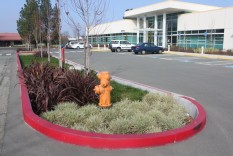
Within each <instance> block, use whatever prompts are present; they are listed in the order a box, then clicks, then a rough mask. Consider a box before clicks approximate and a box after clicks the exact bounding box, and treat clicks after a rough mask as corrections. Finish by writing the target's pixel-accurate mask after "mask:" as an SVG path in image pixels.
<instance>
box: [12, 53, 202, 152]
mask: <svg viewBox="0 0 233 156" xmlns="http://www.w3.org/2000/svg"><path fill="white" fill-rule="evenodd" d="M16 57H17V64H18V72H19V73H18V74H19V75H20V77H21V78H20V79H19V83H20V90H21V100H22V111H23V117H24V120H25V122H26V123H27V124H28V125H30V126H31V127H32V128H34V129H35V130H37V131H39V132H40V133H42V134H44V135H46V136H49V137H51V138H53V139H56V140H59V141H63V142H66V143H70V144H75V145H80V146H90V147H93V148H110V149H120V148H138V147H150V146H158V145H165V144H168V143H174V142H179V141H182V140H185V139H187V138H189V137H191V136H193V135H195V134H196V133H198V132H200V131H201V130H202V129H203V128H204V126H205V123H206V114H205V111H204V109H203V107H202V106H201V105H200V104H199V103H198V102H197V101H196V100H194V99H192V98H189V97H185V96H180V98H182V99H183V100H187V101H189V102H190V103H192V104H193V105H194V106H195V107H196V109H197V116H196V118H195V119H194V121H193V122H192V123H190V124H188V125H186V126H184V127H182V128H178V129H174V130H169V131H165V132H160V133H150V134H130V135H119V134H118V135H114V134H99V133H91V132H83V131H77V130H72V129H68V128H64V127H61V126H58V125H54V124H52V123H50V122H48V121H46V120H44V119H42V118H40V117H39V116H37V115H36V114H34V112H33V111H32V108H31V104H30V100H29V96H28V93H27V88H26V86H25V85H24V83H23V77H22V73H21V72H20V71H22V67H21V64H20V60H19V55H18V53H17V55H16Z"/></svg>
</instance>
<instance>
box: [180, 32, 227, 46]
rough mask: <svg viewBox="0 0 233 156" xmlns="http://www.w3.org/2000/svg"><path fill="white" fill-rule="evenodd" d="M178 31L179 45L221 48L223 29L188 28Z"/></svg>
mask: <svg viewBox="0 0 233 156" xmlns="http://www.w3.org/2000/svg"><path fill="white" fill-rule="evenodd" d="M178 33H179V35H178V44H177V45H178V46H179V47H184V48H201V47H205V48H214V49H223V41H224V29H210V30H189V31H179V32H178Z"/></svg>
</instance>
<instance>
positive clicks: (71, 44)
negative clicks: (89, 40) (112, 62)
mask: <svg viewBox="0 0 233 156" xmlns="http://www.w3.org/2000/svg"><path fill="white" fill-rule="evenodd" d="M89 46H90V48H92V45H91V44H89ZM66 48H70V49H84V43H83V42H77V41H69V42H68V43H67V44H66Z"/></svg>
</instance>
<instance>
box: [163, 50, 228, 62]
mask: <svg viewBox="0 0 233 156" xmlns="http://www.w3.org/2000/svg"><path fill="white" fill-rule="evenodd" d="M164 54H173V55H180V56H194V57H202V58H211V59H224V60H233V56H227V55H212V54H200V53H187V52H175V51H165V52H164Z"/></svg>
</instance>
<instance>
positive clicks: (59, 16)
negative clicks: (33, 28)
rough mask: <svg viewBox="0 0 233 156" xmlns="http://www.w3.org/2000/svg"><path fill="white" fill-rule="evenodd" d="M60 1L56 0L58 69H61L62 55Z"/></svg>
mask: <svg viewBox="0 0 233 156" xmlns="http://www.w3.org/2000/svg"><path fill="white" fill-rule="evenodd" d="M60 8H61V6H60V0H57V9H58V35H59V45H58V52H59V67H60V68H62V54H61V10H60Z"/></svg>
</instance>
